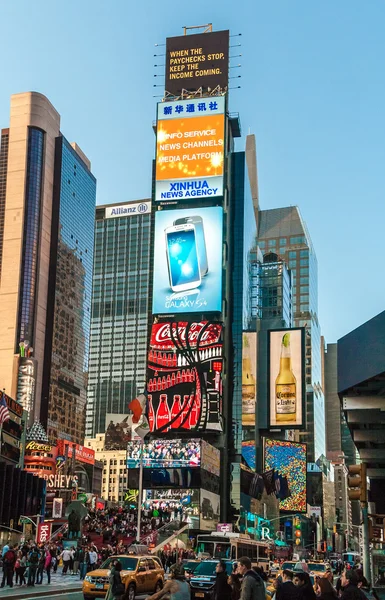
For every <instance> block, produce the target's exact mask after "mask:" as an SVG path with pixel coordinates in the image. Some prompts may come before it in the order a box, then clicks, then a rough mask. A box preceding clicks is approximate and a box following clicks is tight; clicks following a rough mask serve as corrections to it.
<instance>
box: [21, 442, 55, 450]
mask: <svg viewBox="0 0 385 600" xmlns="http://www.w3.org/2000/svg"><path fill="white" fill-rule="evenodd" d="M25 449H26V450H38V451H39V452H51V451H52V446H50V445H49V444H41V443H40V442H28V443H27V445H26V447H25Z"/></svg>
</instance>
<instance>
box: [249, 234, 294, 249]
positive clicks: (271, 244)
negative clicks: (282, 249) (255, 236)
mask: <svg viewBox="0 0 385 600" xmlns="http://www.w3.org/2000/svg"><path fill="white" fill-rule="evenodd" d="M289 244H306V238H305V236H302V235H301V236H295V237H291V238H289ZM258 245H259V247H260V248H265V247H266V242H265V240H260V241H258ZM279 245H280V246H286V245H287V238H280V239H279ZM275 246H277V240H268V247H269V248H274V247H275Z"/></svg>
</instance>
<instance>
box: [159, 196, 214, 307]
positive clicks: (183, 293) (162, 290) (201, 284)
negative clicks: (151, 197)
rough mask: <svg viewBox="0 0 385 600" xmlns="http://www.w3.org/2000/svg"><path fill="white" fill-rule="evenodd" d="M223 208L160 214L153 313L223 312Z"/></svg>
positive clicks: (163, 212) (161, 212) (171, 211)
mask: <svg viewBox="0 0 385 600" xmlns="http://www.w3.org/2000/svg"><path fill="white" fill-rule="evenodd" d="M222 238H223V210H222V208H220V207H218V206H213V207H207V208H195V209H185V210H162V211H159V212H157V213H156V216H155V240H154V277H153V300H152V312H153V314H172V315H174V314H182V313H183V314H185V313H195V312H199V313H207V312H221V310H222V243H223V242H222Z"/></svg>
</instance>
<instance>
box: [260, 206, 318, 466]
mask: <svg viewBox="0 0 385 600" xmlns="http://www.w3.org/2000/svg"><path fill="white" fill-rule="evenodd" d="M258 245H259V247H260V248H261V250H262V252H263V254H264V255H268V254H270V253H272V252H273V253H274V254H276V255H277V256H278V257H279V259H280V260H283V261H284V262H285V263H286V265H287V266H288V268H289V269H290V272H291V279H292V303H293V325H294V327H305V328H306V359H305V361H306V431H304V432H300V433H299V439H300V441H302V442H306V443H307V452H308V462H315V461H316V460H317V459H318V458H319V457H320V456H321V455H326V442H325V400H324V392H323V388H322V365H321V332H320V325H319V322H318V266H317V257H316V254H315V251H314V248H313V244H312V241H311V238H310V235H309V232H308V231H307V227H306V224H305V223H304V221H303V220H302V217H301V214H300V212H299V209H298V207H296V206H288V207H285V208H276V209H270V210H262V211H261V212H260V221H259V234H258Z"/></svg>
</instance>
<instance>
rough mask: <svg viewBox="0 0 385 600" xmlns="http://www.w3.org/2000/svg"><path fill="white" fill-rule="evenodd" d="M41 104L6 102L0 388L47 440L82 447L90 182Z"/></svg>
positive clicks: (30, 95) (51, 112)
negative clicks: (45, 433)
mask: <svg viewBox="0 0 385 600" xmlns="http://www.w3.org/2000/svg"><path fill="white" fill-rule="evenodd" d="M90 169H91V166H90V163H89V161H88V159H87V158H86V157H85V155H84V154H83V153H82V152H81V150H80V149H79V147H78V146H77V145H76V144H72V145H71V144H69V143H68V142H67V140H66V139H65V138H64V137H63V136H62V134H61V132H60V115H59V114H58V112H57V111H56V110H55V108H54V107H53V106H52V104H51V103H50V102H49V100H48V99H47V98H46V97H45V96H43V95H42V94H38V93H36V92H27V93H22V94H16V95H14V96H12V97H11V110H10V122H9V128H7V129H3V130H2V132H1V150H0V259H1V264H0V273H1V280H0V380H1V382H2V386H3V387H4V388H5V389H6V391H7V392H9V393H10V394H11V395H13V397H15V398H16V399H17V400H18V401H19V402H20V403H21V404H22V405H23V407H24V408H25V409H26V410H28V411H29V423H30V424H31V423H33V422H34V420H35V419H38V420H40V421H41V422H42V424H43V425H44V426H45V427H46V428H47V430H48V434H49V436H50V437H51V438H58V437H62V438H65V439H68V440H69V441H73V442H76V443H81V442H82V441H83V435H84V421H85V401H86V386H87V368H88V366H87V360H88V343H89V322H90V303H91V278H92V263H93V232H94V228H93V220H94V207H95V199H96V181H95V178H94V176H93V175H92V173H91V170H90Z"/></svg>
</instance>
